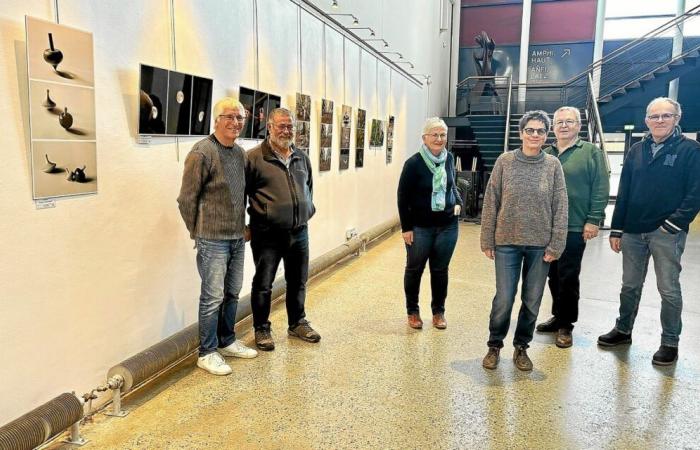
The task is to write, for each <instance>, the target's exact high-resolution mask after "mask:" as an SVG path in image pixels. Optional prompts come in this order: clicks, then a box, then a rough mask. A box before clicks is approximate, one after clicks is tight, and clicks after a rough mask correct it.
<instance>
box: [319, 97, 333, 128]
mask: <svg viewBox="0 0 700 450" xmlns="http://www.w3.org/2000/svg"><path fill="white" fill-rule="evenodd" d="M321 123H325V124H332V123H333V100H326V99H325V98H324V99H323V100H321Z"/></svg>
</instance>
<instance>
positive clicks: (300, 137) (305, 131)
mask: <svg viewBox="0 0 700 450" xmlns="http://www.w3.org/2000/svg"><path fill="white" fill-rule="evenodd" d="M310 125H311V123H310V122H297V131H296V134H295V136H294V146H295V147H296V148H297V149H299V150H302V151H304V152H305V153H306V154H307V155H308V154H309V138H310V136H311V130H310V128H311V127H310Z"/></svg>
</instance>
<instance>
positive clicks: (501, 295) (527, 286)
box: [488, 245, 549, 348]
mask: <svg viewBox="0 0 700 450" xmlns="http://www.w3.org/2000/svg"><path fill="white" fill-rule="evenodd" d="M542 258H544V247H533V246H526V245H498V246H496V295H495V296H494V297H493V303H492V305H491V316H490V320H489V332H490V334H489V341H488V346H489V347H497V348H502V347H503V339H504V338H505V337H506V334H508V328H509V327H510V314H511V312H512V311H513V303H515V294H516V292H517V291H518V281H519V280H520V269H521V267H522V274H523V285H522V289H521V294H520V296H521V300H522V304H521V306H520V313H519V314H518V325H517V327H516V329H515V336H514V337H513V345H517V346H523V347H525V348H527V347H528V344H529V343H530V341H532V333H533V332H534V331H535V322H536V320H537V314H538V312H539V310H540V303H541V302H542V293H543V292H544V285H545V283H546V281H547V273H548V272H549V263H546V262H544V260H543V259H542Z"/></svg>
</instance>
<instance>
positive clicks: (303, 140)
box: [294, 92, 311, 155]
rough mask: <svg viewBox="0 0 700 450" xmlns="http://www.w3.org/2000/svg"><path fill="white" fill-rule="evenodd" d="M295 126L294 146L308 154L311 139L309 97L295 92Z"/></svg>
mask: <svg viewBox="0 0 700 450" xmlns="http://www.w3.org/2000/svg"><path fill="white" fill-rule="evenodd" d="M295 116H296V125H297V132H296V136H295V138H294V145H295V147H296V148H298V149H299V150H301V151H303V152H305V153H306V154H307V155H308V154H309V142H310V137H311V97H310V96H308V95H305V94H300V93H299V92H297V97H296V114H295Z"/></svg>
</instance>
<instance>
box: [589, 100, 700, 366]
mask: <svg viewBox="0 0 700 450" xmlns="http://www.w3.org/2000/svg"><path fill="white" fill-rule="evenodd" d="M680 118H681V106H680V105H679V104H678V102H676V101H675V100H672V99H669V98H665V97H661V98H657V99H654V100H652V101H651V103H649V106H647V114H646V121H645V122H646V124H647V127H649V135H648V136H647V137H646V138H644V139H643V140H642V141H641V142H639V143H637V144H635V145H634V146H632V148H631V149H630V151H629V154H628V155H627V157H626V159H625V162H624V165H623V167H622V175H621V178H620V185H619V188H618V193H617V201H616V203H615V211H614V213H613V218H612V224H611V231H610V247H611V248H612V250H613V251H614V252H616V253H617V252H620V251H622V256H623V259H622V290H621V292H620V313H619V314H620V315H619V317H618V318H617V322H616V323H615V327H614V328H613V329H612V330H611V331H610V332H609V333H607V334H604V335H602V336H600V337H599V338H598V345H601V346H606V347H612V346H616V345H620V344H629V343H631V342H632V327H633V326H634V319H635V317H636V316H637V311H638V310H639V300H640V298H641V295H642V285H643V284H644V279H645V277H646V273H647V266H648V264H649V256H651V257H653V258H654V270H655V272H656V283H657V287H658V289H659V294H660V295H661V327H662V329H663V332H662V333H661V346H660V347H659V350H658V351H657V352H656V353H654V357H653V359H652V363H653V364H656V365H670V364H673V363H674V362H675V361H676V360H677V359H678V341H679V336H680V334H681V326H682V323H681V311H682V308H683V298H682V295H681V285H680V280H679V276H680V272H681V255H682V254H683V250H684V248H685V239H686V236H687V233H688V227H689V225H690V223H691V222H692V221H693V220H694V219H695V216H696V215H697V214H698V211H699V210H700V144H698V143H697V142H696V141H693V140H690V139H687V138H686V137H684V136H683V135H682V134H681V130H680V127H679V126H678V122H679V121H680Z"/></svg>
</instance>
